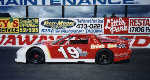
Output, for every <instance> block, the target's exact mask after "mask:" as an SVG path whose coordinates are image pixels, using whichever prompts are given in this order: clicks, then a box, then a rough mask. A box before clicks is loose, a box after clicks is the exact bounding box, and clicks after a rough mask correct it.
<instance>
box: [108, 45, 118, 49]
mask: <svg viewBox="0 0 150 80" xmlns="http://www.w3.org/2000/svg"><path fill="white" fill-rule="evenodd" d="M116 47H117V44H108V45H107V48H116Z"/></svg>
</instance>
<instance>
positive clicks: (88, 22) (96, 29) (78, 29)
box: [39, 18, 104, 34]
mask: <svg viewBox="0 0 150 80" xmlns="http://www.w3.org/2000/svg"><path fill="white" fill-rule="evenodd" d="M39 21H40V29H39V33H40V34H72V33H73V34H89V33H90V34H91V33H93V34H103V33H104V31H103V27H104V25H103V24H104V18H40V19H39Z"/></svg>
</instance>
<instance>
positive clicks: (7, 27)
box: [0, 18, 19, 34]
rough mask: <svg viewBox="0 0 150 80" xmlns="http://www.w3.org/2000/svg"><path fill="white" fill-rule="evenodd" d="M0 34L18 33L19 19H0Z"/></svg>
mask: <svg viewBox="0 0 150 80" xmlns="http://www.w3.org/2000/svg"><path fill="white" fill-rule="evenodd" d="M0 33H5V34H8V33H19V19H17V18H0Z"/></svg>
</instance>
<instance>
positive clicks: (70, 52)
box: [58, 47, 79, 59]
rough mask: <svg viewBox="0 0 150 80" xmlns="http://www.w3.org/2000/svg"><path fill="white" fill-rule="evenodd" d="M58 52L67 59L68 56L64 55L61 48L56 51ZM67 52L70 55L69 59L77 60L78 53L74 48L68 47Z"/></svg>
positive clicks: (64, 52)
mask: <svg viewBox="0 0 150 80" xmlns="http://www.w3.org/2000/svg"><path fill="white" fill-rule="evenodd" d="M58 51H59V52H61V53H62V54H63V56H64V58H66V59H67V58H68V55H67V54H66V51H65V50H64V48H63V47H60V48H59V49H58ZM67 51H68V53H69V54H70V55H71V57H73V58H79V52H78V51H77V49H76V48H74V47H68V48H67Z"/></svg>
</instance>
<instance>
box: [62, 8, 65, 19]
mask: <svg viewBox="0 0 150 80" xmlns="http://www.w3.org/2000/svg"><path fill="white" fill-rule="evenodd" d="M64 17H65V6H64V5H63V6H62V18H64Z"/></svg>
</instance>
